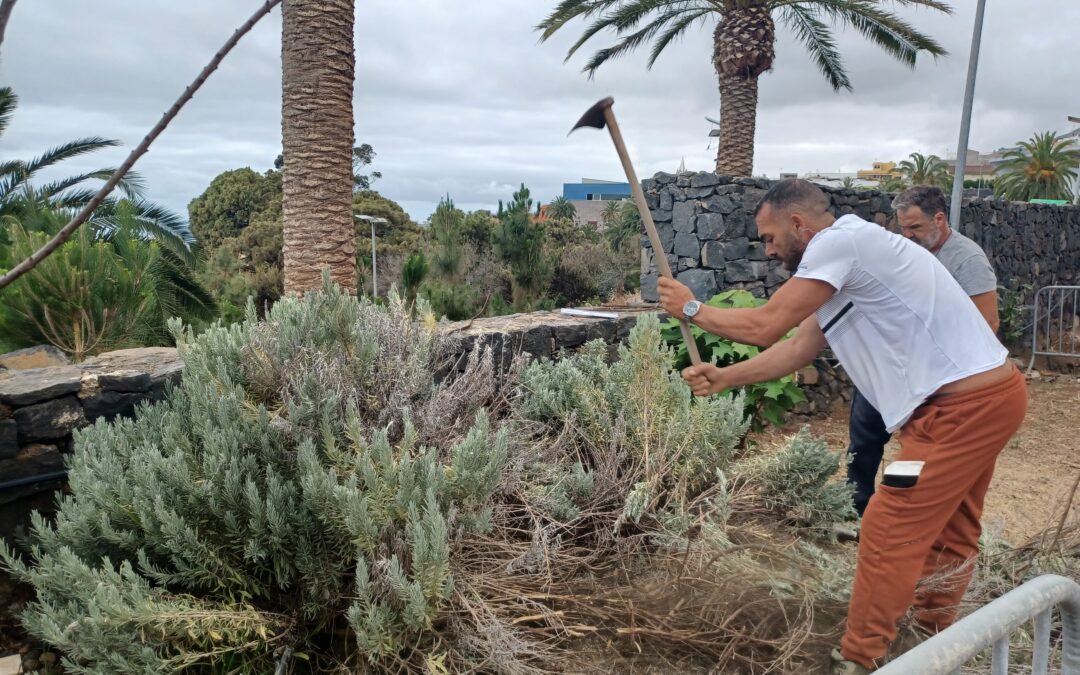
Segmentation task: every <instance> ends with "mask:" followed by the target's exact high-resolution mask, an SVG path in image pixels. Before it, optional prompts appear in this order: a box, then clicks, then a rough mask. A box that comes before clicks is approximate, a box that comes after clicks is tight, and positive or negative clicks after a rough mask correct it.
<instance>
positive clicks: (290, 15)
mask: <svg viewBox="0 0 1080 675" xmlns="http://www.w3.org/2000/svg"><path fill="white" fill-rule="evenodd" d="M355 65H356V61H355V56H354V54H353V0H284V1H283V2H282V26H281V142H282V150H283V154H284V162H285V163H284V167H283V169H284V172H283V176H282V187H283V192H284V196H283V212H284V219H285V232H284V234H285V246H284V254H285V292H286V293H303V292H304V291H306V290H308V289H311V288H316V287H318V286H319V285H320V284H321V275H322V269H323V267H326V266H329V268H330V277H331V279H332V280H333V281H334V282H335V283H337V284H338V285H340V286H341V287H342V288H345V289H347V290H348V291H349V292H351V293H355V292H356V231H355V225H354V224H353V217H352V194H353V192H352V186H353V177H352V176H353V174H352V148H353V141H354V137H353V110H352V94H353V79H354V74H355Z"/></svg>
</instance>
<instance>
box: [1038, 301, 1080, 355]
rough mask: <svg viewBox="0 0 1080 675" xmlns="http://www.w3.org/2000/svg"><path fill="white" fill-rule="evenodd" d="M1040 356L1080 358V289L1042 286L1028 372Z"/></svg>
mask: <svg viewBox="0 0 1080 675" xmlns="http://www.w3.org/2000/svg"><path fill="white" fill-rule="evenodd" d="M1040 355H1041V356H1072V357H1078V358H1080V286H1043V287H1042V288H1040V289H1039V290H1038V291H1036V292H1035V305H1034V310H1033V314H1032V330H1031V362H1030V363H1028V370H1029V371H1030V370H1031V368H1032V367H1033V366H1034V365H1035V357H1036V356H1040Z"/></svg>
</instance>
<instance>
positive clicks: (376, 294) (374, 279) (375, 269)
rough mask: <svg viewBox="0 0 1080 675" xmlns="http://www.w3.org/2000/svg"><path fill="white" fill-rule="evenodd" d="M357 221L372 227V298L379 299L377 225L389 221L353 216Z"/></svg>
mask: <svg viewBox="0 0 1080 675" xmlns="http://www.w3.org/2000/svg"><path fill="white" fill-rule="evenodd" d="M353 217H354V218H356V219H357V220H363V221H365V222H367V223H368V224H369V225H371V297H373V298H377V297H379V268H378V266H377V264H378V261H377V260H376V259H375V225H376V224H380V225H382V224H385V223H388V222H390V221H388V220H387V219H386V218H374V217H372V216H362V215H356V216H353Z"/></svg>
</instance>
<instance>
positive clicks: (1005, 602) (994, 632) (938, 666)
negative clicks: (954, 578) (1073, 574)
mask: <svg viewBox="0 0 1080 675" xmlns="http://www.w3.org/2000/svg"><path fill="white" fill-rule="evenodd" d="M1055 607H1057V608H1058V609H1059V611H1060V613H1061V670H1060V671H1059V672H1060V673H1061V675H1080V584H1077V583H1076V582H1075V581H1072V580H1071V579H1067V578H1065V577H1062V576H1058V575H1056V574H1047V575H1045V576H1041V577H1038V578H1036V579H1032V580H1031V581H1029V582H1027V583H1026V584H1023V585H1021V586H1020V587H1019V588H1015V589H1013V590H1012V591H1009V592H1008V593H1006V594H1005V595H1003V596H1001V597H1000V598H998V599H997V600H994V601H993V602H991V603H990V604H988V605H986V606H985V607H982V608H980V609H978V610H976V611H974V612H972V613H971V614H969V615H968V616H966V617H964V618H963V619H961V620H960V621H957V622H956V623H955V624H953V625H952V626H950V627H949V628H948V629H946V630H943V631H942V632H940V633H938V634H937V635H935V636H933V637H931V638H930V639H928V640H927V641H926V642H923V643H922V644H920V645H919V646H917V647H915V648H914V649H912V650H910V651H908V652H907V653H905V654H903V655H902V656H900V657H898V658H896V659H893V660H892V661H891V662H889V663H888V664H887V665H885V666H884V667H882V668H880V669H878V670H877V671H876V672H877V673H878V675H959V673H960V668H961V667H962V666H963V665H964V664H965V663H967V662H968V661H970V660H971V659H973V658H975V657H976V656H978V655H979V654H981V653H982V652H983V651H984V650H986V648H987V647H991V646H992V647H993V664H992V665H991V673H993V675H1007V673H1008V672H1009V636H1010V635H1011V634H1012V632H1013V631H1014V630H1016V629H1017V628H1019V627H1020V626H1021V625H1023V624H1024V623H1026V622H1028V621H1031V620H1034V622H1035V635H1034V658H1033V659H1032V664H1031V672H1032V675H1046V674H1047V671H1048V669H1049V667H1050V623H1051V613H1052V612H1053V611H1054V608H1055Z"/></svg>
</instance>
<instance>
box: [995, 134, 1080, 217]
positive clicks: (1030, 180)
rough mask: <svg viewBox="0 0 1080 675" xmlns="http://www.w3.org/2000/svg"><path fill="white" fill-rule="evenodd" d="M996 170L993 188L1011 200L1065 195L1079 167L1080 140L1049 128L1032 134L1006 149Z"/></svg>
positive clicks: (1069, 197) (1069, 195) (1068, 196)
mask: <svg viewBox="0 0 1080 675" xmlns="http://www.w3.org/2000/svg"><path fill="white" fill-rule="evenodd" d="M1005 159H1006V161H1005V162H1004V163H1002V164H1001V165H999V166H998V167H997V169H996V170H995V172H994V173H995V176H996V180H995V182H994V192H995V193H997V195H998V196H999V197H1004V198H1005V199H1010V200H1013V201H1027V200H1029V199H1066V200H1069V201H1072V200H1073V199H1074V198H1075V197H1076V195H1074V194H1073V189H1072V185H1073V183H1074V182H1075V181H1076V178H1077V171H1078V170H1080V144H1077V142H1076V139H1074V138H1061V137H1059V136H1058V135H1057V134H1056V133H1054V132H1052V131H1047V132H1045V133H1041V134H1035V135H1034V136H1032V137H1031V139H1029V140H1027V141H1021V142H1020V143H1019V144H1018V146H1017V147H1016V148H1013V149H1012V150H1010V151H1009V152H1007V153H1005Z"/></svg>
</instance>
